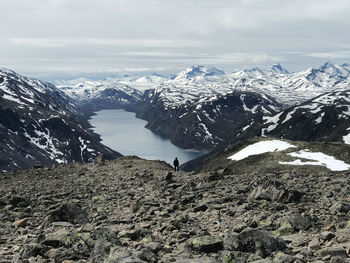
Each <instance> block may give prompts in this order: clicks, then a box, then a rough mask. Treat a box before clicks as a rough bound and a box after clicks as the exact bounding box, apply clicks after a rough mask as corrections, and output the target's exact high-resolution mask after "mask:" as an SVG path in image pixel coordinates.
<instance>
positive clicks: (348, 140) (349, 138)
mask: <svg viewBox="0 0 350 263" xmlns="http://www.w3.org/2000/svg"><path fill="white" fill-rule="evenodd" d="M343 140H344V142H345V143H346V144H350V133H349V134H348V135H345V136H343Z"/></svg>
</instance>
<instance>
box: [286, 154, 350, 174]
mask: <svg viewBox="0 0 350 263" xmlns="http://www.w3.org/2000/svg"><path fill="white" fill-rule="evenodd" d="M288 155H290V156H292V157H297V158H303V159H308V160H311V161H305V162H303V161H302V160H300V159H297V160H294V161H292V162H279V163H280V164H288V165H319V166H324V167H327V168H328V169H329V170H331V171H345V170H349V169H350V165H349V164H347V163H345V162H344V161H341V160H338V159H336V158H335V157H334V156H330V155H327V154H324V153H321V152H311V151H310V150H308V149H305V150H301V151H298V152H292V153H289V154H288Z"/></svg>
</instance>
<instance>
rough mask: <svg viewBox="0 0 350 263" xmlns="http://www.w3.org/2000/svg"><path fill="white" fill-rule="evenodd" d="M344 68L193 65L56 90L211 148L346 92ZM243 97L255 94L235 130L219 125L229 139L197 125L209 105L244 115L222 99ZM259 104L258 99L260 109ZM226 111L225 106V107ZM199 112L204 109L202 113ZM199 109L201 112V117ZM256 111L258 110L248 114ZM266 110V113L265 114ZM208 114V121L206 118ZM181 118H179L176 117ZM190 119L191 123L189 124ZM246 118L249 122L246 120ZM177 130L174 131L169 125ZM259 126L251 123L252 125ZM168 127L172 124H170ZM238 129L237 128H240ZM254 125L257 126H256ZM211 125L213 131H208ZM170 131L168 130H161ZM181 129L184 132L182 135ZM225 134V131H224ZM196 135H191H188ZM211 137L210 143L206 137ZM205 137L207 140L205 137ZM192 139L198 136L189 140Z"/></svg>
mask: <svg viewBox="0 0 350 263" xmlns="http://www.w3.org/2000/svg"><path fill="white" fill-rule="evenodd" d="M349 69H350V66H349V65H348V64H343V65H335V64H332V63H330V62H327V63H325V64H324V65H322V66H321V67H320V68H308V69H306V70H303V71H300V72H295V73H289V72H288V70H287V69H286V68H285V67H283V66H282V65H281V64H279V63H277V64H274V65H272V66H271V67H269V68H268V69H260V68H253V69H246V70H242V71H236V72H234V73H230V74H225V72H223V71H222V70H219V69H216V68H209V67H204V66H193V67H190V68H187V69H185V70H184V71H182V72H180V73H178V74H176V75H175V76H174V77H172V78H169V79H166V78H163V77H159V76H154V75H147V76H144V77H142V78H138V79H132V78H130V77H128V78H127V79H124V80H123V79H121V80H104V81H100V82H87V81H85V82H82V83H79V84H76V85H75V86H71V87H69V88H67V87H61V89H62V90H63V91H65V92H67V94H69V95H70V96H72V97H73V98H75V99H77V100H80V101H84V103H85V104H87V105H88V108H90V109H93V110H98V109H103V108H127V109H129V110H132V111H135V112H137V115H138V116H139V117H142V118H144V119H146V120H147V121H148V122H149V124H148V127H149V128H150V129H152V130H155V131H159V132H162V133H165V134H167V135H168V136H170V138H171V139H172V140H173V142H175V143H176V144H178V145H181V146H183V147H194V148H202V149H211V148H212V147H214V146H215V145H217V144H218V143H219V142H221V141H222V140H225V139H226V138H229V137H230V136H231V137H232V136H237V134H238V133H241V130H242V129H243V128H245V127H246V126H247V125H248V124H249V123H251V120H252V119H256V118H260V119H261V120H262V116H263V115H265V116H270V114H274V113H275V112H278V111H281V110H283V109H287V108H289V107H293V106H296V105H299V104H302V103H304V102H306V101H308V100H310V99H312V98H315V97H317V96H320V95H322V94H324V93H326V92H333V91H344V90H348V89H350V76H349V75H350V74H349V72H350V71H349ZM244 94H258V96H259V99H257V98H256V99H255V100H253V101H254V103H255V104H251V107H250V108H249V107H248V108H249V109H251V112H250V113H251V114H248V115H249V116H248V115H247V114H246V115H245V116H246V117H244V116H243V115H242V116H240V117H239V118H243V119H244V118H246V119H245V120H244V121H239V122H237V123H239V125H238V124H237V123H236V124H237V125H236V126H234V127H233V126H229V125H227V126H225V125H224V126H222V128H223V127H225V128H229V127H230V128H231V130H232V129H233V128H234V130H232V132H228V133H229V135H223V133H224V132H222V131H220V129H219V128H218V127H219V125H217V126H215V125H213V124H210V122H208V123H203V124H204V125H205V128H204V127H203V126H202V125H201V126H198V125H199V123H200V122H198V123H197V122H196V121H198V120H205V119H207V120H209V119H213V117H212V116H211V113H210V112H211V111H213V110H214V109H213V108H211V106H210V105H215V107H216V106H218V107H220V103H222V105H221V107H227V108H228V109H230V110H231V111H228V112H231V113H233V112H235V111H237V107H240V112H245V106H244V103H242V102H238V100H236V102H235V103H234V104H232V102H230V103H228V102H227V101H225V99H223V98H233V97H240V95H244ZM260 101H264V103H263V104H264V105H265V106H262V105H261V103H260ZM230 107H231V108H230ZM204 108H205V109H204ZM201 109H204V111H205V112H206V113H203V112H202V111H201ZM252 109H260V110H252ZM268 109H270V110H268ZM207 115H208V116H209V119H208V118H207ZM214 115H215V121H214V122H215V123H223V122H226V123H229V122H230V121H232V122H234V121H237V119H238V117H237V116H238V115H237V116H233V115H232V116H231V117H230V118H232V120H230V119H229V118H228V117H227V116H228V115H229V114H228V115H227V116H224V115H220V114H214ZM186 116H192V117H188V118H189V120H190V119H191V120H192V123H193V125H194V124H195V123H197V124H198V125H197V127H196V128H191V131H193V134H192V135H191V136H185V134H189V131H186V130H185V129H186V128H187V129H188V127H187V126H188V125H190V126H191V122H190V121H187V120H186V121H185V119H186V118H185V117H186ZM180 117H181V118H180ZM194 120H196V121H194ZM248 120H249V121H248ZM176 123H178V126H176V127H175V124H176ZM258 123H259V122H257V123H254V124H252V125H258ZM170 124H174V125H173V126H172V125H170ZM240 125H241V126H240ZM259 125H262V123H261V122H260V124H259ZM214 126H215V127H214ZM167 127H172V128H167ZM185 131H186V132H185ZM225 132H226V133H227V130H226V131H225ZM194 134H196V135H194ZM209 134H210V135H211V137H212V139H210V140H209V139H208V138H209V137H210V136H209ZM208 136H209V137H208ZM195 137H198V138H196V139H194V138H195Z"/></svg>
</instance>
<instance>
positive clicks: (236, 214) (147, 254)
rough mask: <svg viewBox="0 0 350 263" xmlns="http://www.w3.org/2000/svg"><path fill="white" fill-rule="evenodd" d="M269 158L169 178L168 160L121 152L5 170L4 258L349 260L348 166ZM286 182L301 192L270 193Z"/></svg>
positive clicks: (0, 226) (1, 188) (1, 190)
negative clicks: (243, 168) (240, 167)
mask: <svg viewBox="0 0 350 263" xmlns="http://www.w3.org/2000/svg"><path fill="white" fill-rule="evenodd" d="M270 168H271V169H270V172H267V173H266V172H264V170H262V171H259V166H256V171H255V172H254V173H235V172H230V171H229V170H226V171H225V172H224V175H223V176H221V177H217V178H216V180H214V181H212V180H211V181H209V180H208V176H209V174H207V173H197V174H195V173H184V172H178V173H175V174H174V176H173V178H172V180H171V181H167V180H165V177H166V175H167V174H168V172H169V170H171V169H172V168H171V167H170V166H168V165H167V164H165V163H164V162H157V161H146V160H142V159H139V158H137V157H121V158H118V159H117V160H114V161H106V162H105V163H101V162H100V163H95V164H92V163H91V164H85V165H83V164H79V163H76V164H71V165H58V166H57V167H46V168H41V169H33V170H27V171H19V172H8V173H3V174H0V176H1V182H2V183H1V185H0V196H1V197H0V222H1V223H0V233H1V236H0V262H42V263H44V262H80V263H83V262H181V263H183V262H192V263H193V262H195V263H202V262H213V263H214V262H220V263H226V262H348V261H349V254H348V251H349V247H350V245H349V244H350V239H349V231H350V230H349V216H348V213H349V207H350V204H349V187H348V185H349V183H350V181H349V178H348V173H346V172H345V173H344V172H329V171H327V170H322V169H320V170H312V169H311V170H310V169H308V168H304V169H293V168H292V167H288V166H285V170H280V171H277V170H276V171H275V170H273V167H270ZM271 171H273V172H271ZM210 172H211V173H214V172H219V171H216V170H212V171H210ZM259 189H262V190H263V191H261V190H259ZM273 189H275V190H273ZM281 189H284V191H285V192H288V193H295V192H299V193H301V195H300V198H294V199H290V200H289V201H287V200H286V199H283V198H282V199H280V198H276V199H274V198H269V195H268V194H264V193H269V191H281ZM259 191H260V193H261V194H257V193H258V192H259ZM272 196H273V195H272ZM200 207H201V209H199V208H200ZM73 208H74V209H73Z"/></svg>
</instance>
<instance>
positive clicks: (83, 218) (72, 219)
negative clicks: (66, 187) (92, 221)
mask: <svg viewBox="0 0 350 263" xmlns="http://www.w3.org/2000/svg"><path fill="white" fill-rule="evenodd" d="M48 221H49V222H55V221H63V222H69V223H72V224H86V223H88V222H89V216H88V213H87V212H86V210H85V209H83V208H82V207H81V205H80V203H79V202H78V201H77V200H69V201H67V202H65V203H63V204H61V205H60V206H59V207H58V208H57V209H56V210H54V211H52V212H51V213H50V215H49V217H48Z"/></svg>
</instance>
